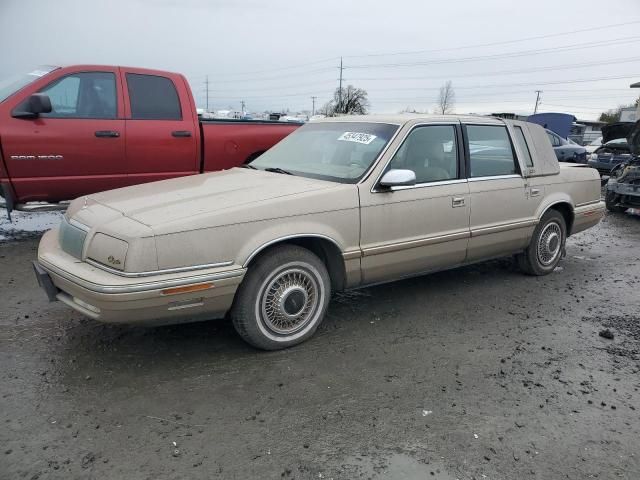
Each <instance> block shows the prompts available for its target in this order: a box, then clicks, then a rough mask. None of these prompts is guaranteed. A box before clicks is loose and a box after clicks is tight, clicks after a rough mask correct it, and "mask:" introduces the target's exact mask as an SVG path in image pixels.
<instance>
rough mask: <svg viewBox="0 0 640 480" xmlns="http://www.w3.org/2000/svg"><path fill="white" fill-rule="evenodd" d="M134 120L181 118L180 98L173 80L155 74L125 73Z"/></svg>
mask: <svg viewBox="0 0 640 480" xmlns="http://www.w3.org/2000/svg"><path fill="white" fill-rule="evenodd" d="M127 87H128V90H129V101H130V103H131V118H132V119H134V120H182V111H181V109H180V100H179V98H178V92H177V91H176V87H175V86H174V84H173V82H172V81H171V80H170V79H168V78H166V77H159V76H157V75H139V74H137V73H127Z"/></svg>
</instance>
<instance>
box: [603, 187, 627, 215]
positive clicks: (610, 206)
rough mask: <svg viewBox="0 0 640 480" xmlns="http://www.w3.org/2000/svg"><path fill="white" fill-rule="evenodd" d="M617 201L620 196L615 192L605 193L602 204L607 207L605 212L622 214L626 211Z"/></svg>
mask: <svg viewBox="0 0 640 480" xmlns="http://www.w3.org/2000/svg"><path fill="white" fill-rule="evenodd" d="M619 199H620V195H618V194H617V193H616V192H611V191H607V194H606V195H605V196H604V203H605V205H606V206H607V210H609V211H610V212H612V213H624V212H625V211H626V210H627V209H626V208H625V207H621V206H620V205H618V200H619Z"/></svg>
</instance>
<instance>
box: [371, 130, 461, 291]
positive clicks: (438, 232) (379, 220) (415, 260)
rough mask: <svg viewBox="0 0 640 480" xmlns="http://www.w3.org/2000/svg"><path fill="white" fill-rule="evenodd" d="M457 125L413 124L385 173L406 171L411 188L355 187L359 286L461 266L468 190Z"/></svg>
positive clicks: (459, 131) (459, 132)
mask: <svg viewBox="0 0 640 480" xmlns="http://www.w3.org/2000/svg"><path fill="white" fill-rule="evenodd" d="M461 138H462V137H461V130H460V127H459V124H458V123H451V124H438V125H434V124H429V125H417V126H415V127H414V128H413V129H412V130H411V131H410V133H409V134H408V135H407V138H406V139H405V140H404V142H403V143H402V145H401V146H400V148H399V149H398V150H397V152H396V153H395V154H394V156H393V158H392V160H391V162H390V163H389V165H388V166H387V168H386V169H385V172H386V171H389V170H391V169H408V170H413V171H414V172H415V174H416V185H415V186H408V187H393V188H391V189H389V190H385V189H383V188H381V187H379V186H378V185H375V186H374V187H373V189H371V190H370V189H369V188H368V187H367V186H366V185H360V186H359V188H360V203H361V242H360V243H361V249H362V253H363V257H362V263H361V266H362V276H363V282H365V283H375V282H380V281H385V280H390V279H394V278H399V277H403V276H408V275H412V274H416V273H421V272H427V271H430V270H438V269H442V268H446V267H451V266H455V265H458V264H461V263H462V262H463V261H464V259H465V256H466V251H467V242H468V240H469V186H468V182H467V180H466V179H465V178H464V166H463V164H462V163H461V161H460V159H461V158H462V155H461V152H462V150H461Z"/></svg>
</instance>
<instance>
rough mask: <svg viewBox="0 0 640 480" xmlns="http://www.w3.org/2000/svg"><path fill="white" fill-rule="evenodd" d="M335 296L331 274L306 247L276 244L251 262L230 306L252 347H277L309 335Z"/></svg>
mask: <svg viewBox="0 0 640 480" xmlns="http://www.w3.org/2000/svg"><path fill="white" fill-rule="evenodd" d="M330 296H331V281H330V278H329V273H328V272H327V268H326V267H325V265H324V263H323V262H322V260H320V259H319V258H318V257H317V256H316V255H315V254H314V253H312V252H311V251H309V250H307V249H306V248H302V247H299V246H297V245H283V246H277V247H274V248H272V249H271V250H269V251H267V252H266V253H265V254H263V255H262V256H261V257H260V258H258V259H257V260H256V261H255V263H254V264H253V265H251V266H250V267H249V271H248V272H247V275H246V277H245V278H244V280H243V282H242V284H241V285H240V288H239V289H238V292H237V294H236V298H235V300H234V303H233V307H232V308H231V319H232V321H233V325H234V327H235V329H236V331H237V332H238V333H239V334H240V336H241V337H242V338H243V339H244V340H245V341H247V342H248V343H250V344H251V345H253V346H254V347H257V348H261V349H264V350H278V349H281V348H286V347H290V346H292V345H296V344H298V343H301V342H303V341H305V340H307V339H308V338H309V337H311V336H312V335H313V334H314V333H315V331H316V329H317V328H318V326H319V325H320V323H321V322H322V319H323V318H324V314H325V312H326V310H327V306H328V304H329V297H330Z"/></svg>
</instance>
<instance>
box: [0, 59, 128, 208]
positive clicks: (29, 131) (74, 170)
mask: <svg viewBox="0 0 640 480" xmlns="http://www.w3.org/2000/svg"><path fill="white" fill-rule="evenodd" d="M38 91H39V92H41V93H45V94H47V95H48V96H49V98H50V99H51V105H52V108H53V110H52V111H51V112H50V113H43V114H41V115H39V116H38V117H37V118H34V119H25V118H13V117H9V118H7V119H5V120H6V122H5V121H4V120H3V132H2V134H3V135H2V146H3V150H4V156H5V162H6V166H7V170H8V172H9V175H10V176H11V178H12V182H13V186H14V189H15V192H16V195H17V197H18V199H19V201H20V202H25V201H32V200H46V201H59V200H69V199H73V198H76V197H79V196H82V195H85V194H88V193H93V192H96V191H100V190H107V189H109V188H115V187H119V186H123V185H126V175H127V171H126V170H127V169H126V159H125V153H124V148H125V139H124V134H125V128H124V127H125V123H124V119H123V116H124V108H123V100H122V99H123V95H122V89H121V86H120V82H119V78H118V71H117V68H109V67H99V69H94V70H91V69H87V70H86V71H78V72H71V73H69V72H66V73H63V74H62V75H60V76H58V77H57V78H55V79H54V80H52V81H51V82H49V83H48V84H46V85H45V86H43V87H42V88H40V89H38ZM16 108H19V106H18V107H16Z"/></svg>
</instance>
